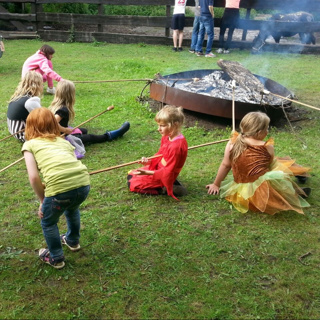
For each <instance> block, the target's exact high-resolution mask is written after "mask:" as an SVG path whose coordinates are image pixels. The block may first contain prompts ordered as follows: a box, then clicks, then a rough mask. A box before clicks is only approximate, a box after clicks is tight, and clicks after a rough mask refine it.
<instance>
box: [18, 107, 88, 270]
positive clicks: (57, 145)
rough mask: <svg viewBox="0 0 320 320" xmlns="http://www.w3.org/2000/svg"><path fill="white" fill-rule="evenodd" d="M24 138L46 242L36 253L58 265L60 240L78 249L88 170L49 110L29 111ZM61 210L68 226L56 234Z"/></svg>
mask: <svg viewBox="0 0 320 320" xmlns="http://www.w3.org/2000/svg"><path fill="white" fill-rule="evenodd" d="M26 139H27V140H28V141H27V142H25V143H24V144H23V146H22V152H23V154H24V158H25V162H26V166H27V171H28V175H29V181H30V184H31V186H32V188H33V190H34V192H35V193H36V195H37V196H38V198H39V200H40V207H39V210H38V216H39V218H40V219H41V227H42V231H43V234H44V237H45V240H46V243H47V246H48V249H40V251H39V257H40V259H41V261H43V262H45V263H47V264H49V265H51V266H53V267H54V268H56V269H61V268H63V267H64V265H65V263H64V255H63V250H62V244H64V245H66V246H67V247H68V248H69V249H70V250H71V251H77V250H79V249H80V244H79V239H80V211H79V206H80V204H81V203H82V202H83V201H84V200H85V199H86V198H87V196H88V194H89V190H90V180H89V173H88V171H87V168H86V166H85V165H83V164H82V163H81V161H80V160H77V159H76V158H75V156H74V148H73V147H72V145H71V144H70V143H69V142H68V141H66V140H65V139H64V138H61V137H60V130H59V126H58V123H57V120H56V119H55V117H54V115H53V114H52V112H51V111H50V110H48V109H46V108H38V109H35V110H33V111H32V112H31V113H30V114H29V116H28V119H27V124H26ZM39 171H40V172H41V174H42V176H43V181H44V184H43V183H42V181H41V179H40V175H39ZM62 214H64V215H65V217H66V220H67V226H68V230H67V233H66V234H62V235H60V234H59V229H58V226H57V223H58V221H59V218H60V216H61V215H62Z"/></svg>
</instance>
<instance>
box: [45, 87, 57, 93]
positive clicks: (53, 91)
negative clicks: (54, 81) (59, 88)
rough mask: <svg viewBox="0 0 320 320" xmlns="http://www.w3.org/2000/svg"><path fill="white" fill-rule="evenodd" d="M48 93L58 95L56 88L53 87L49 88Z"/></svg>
mask: <svg viewBox="0 0 320 320" xmlns="http://www.w3.org/2000/svg"><path fill="white" fill-rule="evenodd" d="M47 93H49V94H56V88H55V87H53V88H49V87H48V88H47Z"/></svg>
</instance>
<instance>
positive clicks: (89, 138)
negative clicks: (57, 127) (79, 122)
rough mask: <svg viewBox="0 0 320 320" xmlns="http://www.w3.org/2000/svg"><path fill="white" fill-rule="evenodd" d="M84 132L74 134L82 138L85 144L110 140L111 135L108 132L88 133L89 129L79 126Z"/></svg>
mask: <svg viewBox="0 0 320 320" xmlns="http://www.w3.org/2000/svg"><path fill="white" fill-rule="evenodd" d="M79 129H80V130H81V132H82V134H74V136H76V137H78V138H79V139H81V141H82V142H83V144H86V143H101V142H106V141H109V137H108V135H106V134H99V135H98V134H88V130H87V129H85V128H79Z"/></svg>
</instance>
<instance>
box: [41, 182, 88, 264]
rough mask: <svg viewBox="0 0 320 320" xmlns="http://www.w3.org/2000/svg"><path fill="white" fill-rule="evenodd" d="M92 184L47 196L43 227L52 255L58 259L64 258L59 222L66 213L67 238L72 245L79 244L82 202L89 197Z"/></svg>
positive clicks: (42, 220)
mask: <svg viewBox="0 0 320 320" xmlns="http://www.w3.org/2000/svg"><path fill="white" fill-rule="evenodd" d="M89 191H90V186H85V187H80V188H77V189H73V190H70V191H68V192H64V193H60V194H57V195H55V196H53V197H45V198H44V200H43V203H42V212H43V218H42V219H41V227H42V231H43V235H44V237H45V239H46V242H47V245H48V248H49V251H50V255H51V257H52V258H53V259H54V260H56V261H62V260H64V256H63V250H62V244H61V240H60V233H59V228H58V225H57V223H58V222H59V218H60V216H61V215H62V214H63V213H64V214H65V216H66V220H67V226H68V231H67V233H66V239H67V240H68V244H70V245H71V246H73V245H77V244H78V243H79V239H80V211H79V206H80V204H81V203H82V202H83V201H84V200H85V199H86V198H87V196H88V194H89Z"/></svg>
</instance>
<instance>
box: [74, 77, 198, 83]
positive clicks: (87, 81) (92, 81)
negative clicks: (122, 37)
mask: <svg viewBox="0 0 320 320" xmlns="http://www.w3.org/2000/svg"><path fill="white" fill-rule="evenodd" d="M157 80H163V81H164V80H167V81H169V80H170V81H191V80H192V81H194V82H197V81H199V80H200V79H199V78H189V79H188V78H181V79H170V78H156V79H121V80H84V81H72V82H73V83H104V82H125V81H128V82H129V81H147V82H153V81H157Z"/></svg>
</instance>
